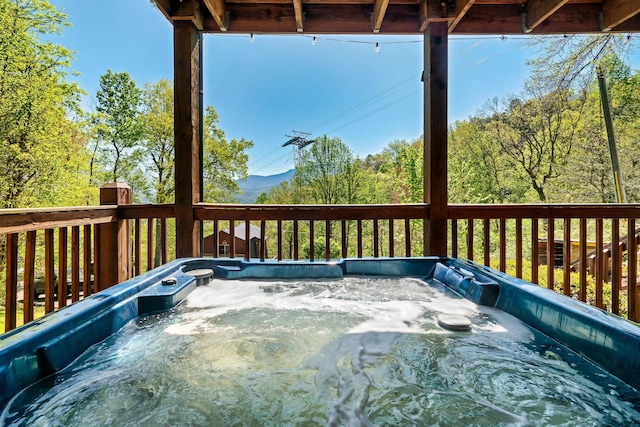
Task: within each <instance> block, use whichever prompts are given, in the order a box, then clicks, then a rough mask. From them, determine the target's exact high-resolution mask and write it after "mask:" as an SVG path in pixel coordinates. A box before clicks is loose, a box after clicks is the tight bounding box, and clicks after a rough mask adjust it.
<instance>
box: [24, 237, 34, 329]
mask: <svg viewBox="0 0 640 427" xmlns="http://www.w3.org/2000/svg"><path fill="white" fill-rule="evenodd" d="M35 261H36V231H28V232H27V238H26V241H25V248H24V290H23V296H22V300H23V306H22V310H23V321H24V323H27V322H31V321H32V320H33V319H34V315H33V293H34V280H35V271H34V269H35Z"/></svg>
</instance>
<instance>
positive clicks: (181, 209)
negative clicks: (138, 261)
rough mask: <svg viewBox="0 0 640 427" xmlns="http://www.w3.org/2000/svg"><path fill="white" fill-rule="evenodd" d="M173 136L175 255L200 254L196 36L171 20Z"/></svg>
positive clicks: (187, 26) (193, 29) (188, 26)
mask: <svg viewBox="0 0 640 427" xmlns="http://www.w3.org/2000/svg"><path fill="white" fill-rule="evenodd" d="M173 36H174V39H173V46H174V53H173V54H174V111H175V112H174V138H175V188H176V203H175V210H176V256H177V257H178V258H181V257H191V256H200V223H199V222H198V221H196V220H195V219H194V215H193V206H194V205H195V204H196V203H198V202H200V188H201V185H202V182H201V180H200V158H201V155H202V154H201V152H200V36H199V34H198V29H197V28H196V27H195V26H194V25H193V24H192V23H191V22H189V21H178V22H175V24H174V27H173Z"/></svg>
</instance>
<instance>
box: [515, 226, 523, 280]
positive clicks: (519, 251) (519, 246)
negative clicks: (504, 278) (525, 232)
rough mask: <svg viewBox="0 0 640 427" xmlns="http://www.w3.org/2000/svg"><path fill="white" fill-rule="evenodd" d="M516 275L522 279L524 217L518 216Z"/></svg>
mask: <svg viewBox="0 0 640 427" xmlns="http://www.w3.org/2000/svg"><path fill="white" fill-rule="evenodd" d="M516 277H518V278H520V279H522V218H520V217H518V218H516Z"/></svg>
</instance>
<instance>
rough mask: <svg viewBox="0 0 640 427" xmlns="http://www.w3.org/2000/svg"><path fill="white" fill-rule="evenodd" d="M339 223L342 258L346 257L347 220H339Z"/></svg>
mask: <svg viewBox="0 0 640 427" xmlns="http://www.w3.org/2000/svg"><path fill="white" fill-rule="evenodd" d="M340 225H341V234H342V258H346V257H347V256H348V253H347V246H348V243H349V242H348V240H347V221H345V220H344V219H343V220H342V221H340Z"/></svg>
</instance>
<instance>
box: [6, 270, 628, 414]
mask: <svg viewBox="0 0 640 427" xmlns="http://www.w3.org/2000/svg"><path fill="white" fill-rule="evenodd" d="M442 313H451V314H457V315H463V316H466V317H467V318H469V319H470V320H471V323H472V328H471V331H470V332H451V331H447V330H444V329H442V328H441V327H439V326H438V324H437V317H438V315H440V314H442ZM639 408H640V399H639V398H638V394H637V392H636V391H635V390H634V389H632V388H631V387H629V386H628V385H626V384H624V383H622V382H620V381H619V380H617V379H616V378H614V377H611V376H610V375H608V374H606V373H605V372H603V371H601V370H599V369H598V368H595V367H593V366H592V365H590V364H588V363H586V362H585V361H583V360H582V359H581V358H580V357H578V356H576V355H575V354H573V353H571V352H568V351H566V350H564V349H563V348H561V347H558V346H557V345H556V344H555V343H554V342H552V341H550V340H548V339H546V338H544V337H543V336H541V335H540V334H538V333H536V332H534V331H532V330H531V329H529V328H528V327H527V326H526V325H523V324H522V323H521V322H519V321H518V320H516V319H514V318H513V317H511V316H509V315H507V314H505V313H503V312H501V311H498V310H495V309H492V308H486V307H479V306H476V305H474V304H472V303H471V302H469V301H467V300H464V299H461V298H458V297H456V296H454V295H452V294H451V293H450V292H448V291H447V290H445V289H443V288H440V287H438V286H435V285H429V284H427V283H426V282H424V281H422V280H418V279H411V278H403V279H398V278H394V279H388V278H345V279H342V280H332V281H321V280H316V281H305V282H285V281H280V282H278V281H275V282H274V281H272V282H263V281H221V280H214V281H213V282H211V283H210V284H209V285H208V286H204V287H199V288H198V289H196V290H195V291H194V292H193V293H192V294H191V295H190V296H189V297H188V299H187V300H186V302H185V303H184V304H182V305H181V306H180V307H177V308H174V309H173V310H171V311H170V312H168V313H165V314H162V315H154V316H149V317H145V318H142V319H138V320H136V321H133V322H131V323H129V324H128V325H127V326H125V327H124V328H123V329H122V330H121V331H120V332H118V333H117V334H115V335H114V336H112V337H110V338H109V339H107V340H106V341H104V342H102V343H100V344H98V345H96V346H94V347H92V348H91V349H90V350H89V351H87V352H86V353H85V354H84V355H83V356H81V357H80V358H79V359H78V360H77V361H75V362H74V364H73V365H71V366H70V367H69V368H67V369H66V370H64V371H63V372H61V373H59V374H57V375H56V376H53V377H50V378H48V379H46V380H44V381H41V382H40V383H39V384H36V385H34V386H31V387H29V388H27V389H26V390H24V391H23V392H22V393H21V394H19V395H18V396H17V397H16V398H14V400H13V401H12V403H11V404H10V405H9V406H8V407H7V408H6V409H5V411H4V413H3V415H2V421H3V423H2V424H4V425H16V426H17V425H36V426H38V425H39V426H70V425H103V426H127V425H130V426H157V425H185V426H187V425H189V426H214V425H220V426H222V425H224V426H264V425H274V426H275V425H305V426H306V425H308V426H315V425H318V426H325V425H330V426H338V425H340V426H342V425H347V426H368V425H379V426H389V425H403V426H405V425H478V426H495V425H505V426H507V425H517V426H525V425H544V426H549V425H558V426H577V425H638V424H640V413H639V412H638V411H639Z"/></svg>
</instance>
